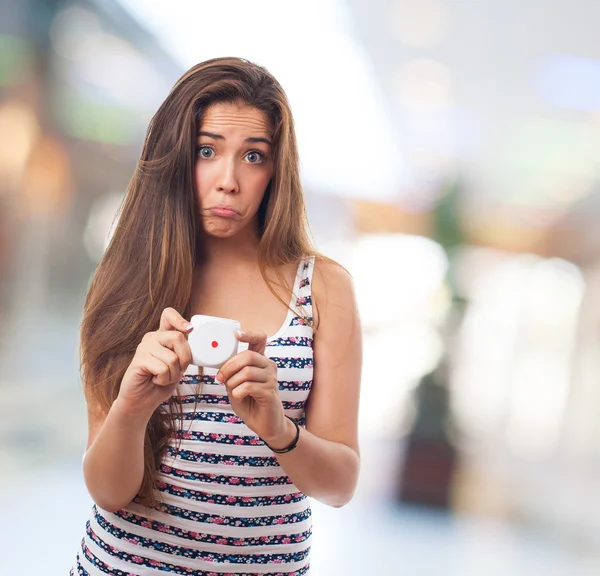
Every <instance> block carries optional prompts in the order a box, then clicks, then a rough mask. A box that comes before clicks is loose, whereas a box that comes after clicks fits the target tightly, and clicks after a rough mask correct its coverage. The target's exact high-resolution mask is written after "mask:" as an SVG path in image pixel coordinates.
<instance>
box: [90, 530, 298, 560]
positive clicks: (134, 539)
mask: <svg viewBox="0 0 600 576" xmlns="http://www.w3.org/2000/svg"><path fill="white" fill-rule="evenodd" d="M105 526H106V527H107V528H108V530H107V532H108V533H109V534H111V535H112V536H114V537H115V538H118V539H119V540H122V541H126V542H128V543H129V544H134V545H137V546H143V547H144V548H151V549H154V550H157V551H158V552H164V553H166V554H171V555H173V556H182V557H184V558H192V559H199V560H209V561H210V562H227V563H230V564H247V563H248V562H247V557H246V555H245V554H216V553H214V552H206V551H204V550H195V549H193V548H184V547H182V546H174V545H171V544H166V543H164V542H158V541H156V540H151V539H149V538H142V537H141V536H138V535H136V534H132V533H131V532H126V531H125V530H122V529H121V528H117V527H116V526H112V525H110V524H108V523H106V524H105ZM87 534H88V536H89V537H90V538H91V539H92V540H94V541H95V542H96V543H99V542H98V541H97V540H98V536H97V535H96V534H95V532H94V531H93V530H92V527H91V526H90V525H89V524H88V527H87ZM100 542H101V547H102V548H103V549H104V550H105V551H106V552H108V553H109V554H113V555H116V556H117V557H119V558H122V559H129V558H131V559H133V561H134V562H135V563H136V564H145V565H146V566H148V565H154V564H151V562H152V561H150V562H149V561H148V560H147V559H146V558H143V561H142V562H138V561H137V560H135V559H134V558H139V556H137V554H134V555H130V554H127V553H126V552H123V551H121V550H118V551H117V550H115V549H114V548H113V547H111V546H108V544H105V543H104V542H102V541H100ZM307 554H308V551H307V550H303V551H301V552H296V553H295V554H254V555H253V556H255V559H254V561H253V563H254V564H283V563H291V562H300V561H302V560H304V558H306V555H307Z"/></svg>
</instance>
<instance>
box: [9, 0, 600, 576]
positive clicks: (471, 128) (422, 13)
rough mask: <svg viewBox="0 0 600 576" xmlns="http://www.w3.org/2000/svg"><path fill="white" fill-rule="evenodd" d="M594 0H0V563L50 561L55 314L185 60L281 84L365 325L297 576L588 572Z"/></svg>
mask: <svg viewBox="0 0 600 576" xmlns="http://www.w3.org/2000/svg"><path fill="white" fill-rule="evenodd" d="M599 24H600V2H598V1H597V0H569V1H567V0H504V1H503V2H492V1H491V0H479V1H475V0H472V1H467V0H462V1H457V0H318V1H317V0H305V1H304V2H301V3H299V2H294V3H291V2H280V1H275V0H263V1H260V2H255V3H247V2H245V3H243V2H239V1H237V2H236V1H232V0H220V1H219V2H213V3H198V2H193V1H191V0H190V1H185V0H173V1H172V2H169V3H167V2H159V1H158V0H156V1H149V0H120V1H119V0H0V327H1V330H0V397H1V402H0V466H1V473H0V535H1V538H0V573H1V574H2V575H6V576H21V575H23V576H29V575H38V574H44V575H46V576H53V575H57V576H58V575H61V574H66V573H67V571H68V569H69V567H70V564H71V562H72V560H73V559H74V556H75V551H76V548H77V546H78V542H79V540H80V538H81V536H82V534H83V530H84V524H85V521H86V519H87V516H88V514H89V509H90V506H91V501H90V499H89V497H88V495H87V493H86V490H85V486H84V484H83V478H82V475H81V457H82V455H83V450H84V446H85V442H86V434H87V429H86V415H85V405H84V401H83V396H82V392H81V382H80V379H79V373H78V355H77V348H78V328H79V323H80V320H81V315H82V307H83V300H84V297H85V292H86V289H87V286H88V283H89V281H90V278H91V275H92V273H93V270H94V268H95V266H96V264H97V262H98V260H99V258H100V256H101V255H102V252H103V250H104V248H105V246H106V241H107V234H108V231H109V227H110V225H111V222H112V219H113V216H114V214H115V210H116V208H117V206H118V205H119V203H120V201H121V199H122V197H123V194H124V191H125V189H126V187H127V184H128V182H129V179H130V177H131V174H132V172H133V169H134V167H135V163H136V160H137V157H138V155H139V153H140V149H141V142H142V138H143V135H144V132H145V129H146V126H147V123H148V121H149V120H150V118H151V116H152V115H153V113H154V111H155V110H156V109H157V108H158V106H159V105H160V103H161V102H162V100H163V99H164V98H165V97H166V95H167V93H168V91H169V90H170V88H171V86H172V84H173V83H174V82H175V80H176V79H177V78H178V77H179V76H180V75H181V74H182V73H183V72H184V71H185V70H186V69H187V68H188V67H190V66H191V65H193V64H194V63H196V62H198V61H201V60H205V59H207V58H211V57H215V56H227V55H236V56H242V57H245V58H248V59H250V60H253V61H255V62H258V63H260V64H263V65H265V66H266V67H267V68H269V70H270V71H271V72H273V73H274V74H275V76H276V77H277V78H278V79H279V80H280V82H281V83H282V85H283V87H284V89H285V90H286V92H287V93H288V96H289V98H290V101H291V105H292V109H293V112H294V115H295V119H296V124H297V132H298V138H299V145H300V153H301V159H302V176H303V180H304V186H305V189H306V194H307V202H308V206H309V215H310V219H311V222H312V228H313V233H314V237H315V239H316V242H317V245H318V248H319V249H320V250H321V251H322V252H324V253H326V254H327V255H329V256H331V257H333V258H335V259H337V260H338V261H339V262H341V263H342V264H343V265H345V266H346V267H347V268H348V269H349V270H350V272H351V273H352V275H353V276H354V280H355V284H356V290H357V295H358V299H359V306H360V309H361V313H362V319H363V325H364V346H365V362H364V374H363V390H362V399H361V415H360V427H361V444H362V453H363V469H362V476H361V481H360V485H359V488H358V492H357V495H356V497H355V499H354V501H353V502H352V503H351V504H349V505H348V506H346V507H345V508H343V509H341V510H333V509H328V508H325V507H323V506H321V505H319V504H318V503H315V505H314V516H315V529H314V534H315V538H314V553H313V562H312V565H313V570H312V572H311V573H314V575H315V576H337V575H359V574H361V575H362V574H368V575H380V574H382V575H387V574H391V575H410V576H429V575H435V576H439V575H442V574H443V575H457V576H458V575H460V576H472V575H480V574H486V576H497V575H525V574H527V575H528V576H529V575H532V574H544V575H545V576H554V575H577V576H587V575H592V574H599V573H600V491H599V490H598V488H597V487H598V485H599V482H600V386H599V382H600V355H599V354H598V350H599V344H600V342H599V336H600V333H599V321H600V224H599V217H600V39H599V36H598V26H599Z"/></svg>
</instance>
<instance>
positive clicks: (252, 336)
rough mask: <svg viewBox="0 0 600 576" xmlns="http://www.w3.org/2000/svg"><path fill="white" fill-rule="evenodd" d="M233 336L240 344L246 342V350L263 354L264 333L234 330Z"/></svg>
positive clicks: (265, 344) (265, 342)
mask: <svg viewBox="0 0 600 576" xmlns="http://www.w3.org/2000/svg"><path fill="white" fill-rule="evenodd" d="M235 334H236V336H237V339H238V340H239V341H240V342H246V343H247V344H248V350H251V351H252V352H258V353H259V354H264V353H265V348H266V347H267V335H266V334H265V333H264V332H258V331H255V332H252V331H247V332H244V331H242V330H236V333H235Z"/></svg>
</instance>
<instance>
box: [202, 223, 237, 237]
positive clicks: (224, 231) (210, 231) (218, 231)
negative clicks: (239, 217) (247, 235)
mask: <svg viewBox="0 0 600 576" xmlns="http://www.w3.org/2000/svg"><path fill="white" fill-rule="evenodd" d="M204 232H205V233H206V235H207V236H211V237H212V238H231V237H232V236H235V235H236V234H237V233H238V232H239V230H238V228H237V226H228V227H227V228H225V227H218V226H206V227H205V228H204Z"/></svg>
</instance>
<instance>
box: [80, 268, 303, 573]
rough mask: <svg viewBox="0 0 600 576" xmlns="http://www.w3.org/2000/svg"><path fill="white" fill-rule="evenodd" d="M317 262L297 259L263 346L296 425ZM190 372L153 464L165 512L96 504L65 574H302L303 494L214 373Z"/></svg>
mask: <svg viewBox="0 0 600 576" xmlns="http://www.w3.org/2000/svg"><path fill="white" fill-rule="evenodd" d="M313 267H314V258H310V259H307V260H304V261H302V262H301V263H300V266H299V267H298V273H297V275H296V280H295V284H294V290H293V294H294V295H293V298H292V303H291V304H292V306H291V308H293V309H294V310H295V312H292V311H291V310H290V311H289V312H288V316H287V318H286V320H285V322H284V324H283V325H282V327H281V328H280V330H279V331H278V332H277V333H276V334H275V335H274V336H272V337H270V338H269V339H268V341H267V348H266V352H265V354H266V355H267V356H268V357H270V358H271V359H272V360H274V361H275V362H276V363H277V367H278V379H279V390H280V395H281V400H282V402H283V407H284V409H285V413H286V414H287V415H288V416H290V417H291V418H293V419H295V420H296V421H297V422H298V423H299V424H300V425H303V424H304V407H305V403H306V400H307V398H308V394H309V392H310V389H311V384H312V377H313V348H312V343H313V331H312V328H310V326H308V324H307V322H306V319H307V318H311V317H312V301H311V285H310V284H311V278H312V271H313ZM246 346H247V345H245V344H240V350H241V349H242V348H243V347H246ZM193 372H196V373H197V372H198V370H197V369H196V368H195V367H190V369H189V370H188V373H186V375H185V376H184V378H183V379H182V380H181V382H180V384H179V394H180V396H181V400H182V403H183V411H182V414H181V415H179V416H178V417H177V419H176V422H177V423H178V425H177V433H176V435H175V437H174V438H172V439H171V441H170V443H169V446H168V448H167V453H166V455H165V458H164V459H163V461H162V463H161V466H160V469H159V474H158V479H157V484H156V488H157V489H158V490H159V491H160V493H161V497H162V502H164V507H163V509H162V510H161V511H157V510H154V509H149V508H146V507H144V506H142V505H141V504H139V503H137V502H136V501H135V500H134V502H132V503H131V504H130V505H129V506H127V507H126V508H124V509H122V510H119V511H118V512H116V513H114V514H113V513H110V512H107V511H105V510H102V509H101V508H100V507H98V506H94V507H93V509H92V513H91V517H90V519H89V521H88V523H87V525H86V533H85V536H84V538H83V540H82V542H81V548H80V549H79V552H78V554H77V559H76V563H75V565H74V566H73V568H72V569H71V572H70V574H71V576H75V575H79V576H86V575H88V574H89V575H94V576H95V575H99V574H114V575H118V576H126V575H130V574H135V575H144V574H155V575H157V574H164V573H172V574H182V575H188V576H217V575H222V574H230V575H234V574H235V575H236V576H241V575H244V576H255V575H256V576H258V575H262V574H269V575H271V576H274V575H277V576H284V575H285V576H304V575H306V574H308V572H309V553H310V541H311V510H310V505H309V502H308V499H307V497H306V496H305V495H304V494H302V493H301V492H300V491H299V490H298V488H296V486H294V484H293V483H292V481H291V480H290V478H289V477H288V476H286V474H285V472H284V471H283V469H282V468H281V466H280V465H279V463H278V461H277V459H276V458H275V456H274V454H273V452H271V450H269V448H267V446H265V444H264V443H263V442H262V441H261V440H260V438H258V436H256V434H254V432H252V431H251V430H250V429H249V428H248V427H247V426H246V425H245V424H244V423H243V422H242V420H241V419H240V418H238V417H237V416H236V415H235V413H234V412H233V410H232V409H231V405H230V404H229V400H228V398H227V394H226V392H225V388H224V387H223V386H222V385H221V384H218V383H217V382H215V380H214V376H215V375H216V370H211V369H208V368H206V369H205V370H204V375H203V376H198V375H196V374H194V373H193ZM199 384H201V386H199Z"/></svg>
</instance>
